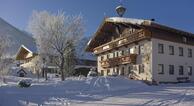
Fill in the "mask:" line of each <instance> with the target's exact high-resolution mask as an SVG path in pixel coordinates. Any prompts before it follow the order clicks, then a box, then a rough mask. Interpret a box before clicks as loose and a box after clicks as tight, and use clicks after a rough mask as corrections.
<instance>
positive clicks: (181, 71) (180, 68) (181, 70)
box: [179, 66, 184, 75]
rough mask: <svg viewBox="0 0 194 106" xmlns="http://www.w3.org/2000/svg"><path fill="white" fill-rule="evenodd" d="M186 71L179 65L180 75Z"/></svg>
mask: <svg viewBox="0 0 194 106" xmlns="http://www.w3.org/2000/svg"><path fill="white" fill-rule="evenodd" d="M183 74H184V71H183V66H179V75H183Z"/></svg>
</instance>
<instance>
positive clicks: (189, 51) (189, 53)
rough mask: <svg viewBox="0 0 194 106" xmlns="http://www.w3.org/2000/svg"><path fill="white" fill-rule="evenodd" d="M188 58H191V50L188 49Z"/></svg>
mask: <svg viewBox="0 0 194 106" xmlns="http://www.w3.org/2000/svg"><path fill="white" fill-rule="evenodd" d="M188 57H192V49H188Z"/></svg>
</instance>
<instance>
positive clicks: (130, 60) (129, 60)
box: [100, 54, 137, 68]
mask: <svg viewBox="0 0 194 106" xmlns="http://www.w3.org/2000/svg"><path fill="white" fill-rule="evenodd" d="M136 58H137V54H129V55H125V56H120V57H114V58H109V59H106V60H103V61H100V63H101V66H102V67H103V68H110V67H115V66H118V65H122V64H135V63H136Z"/></svg>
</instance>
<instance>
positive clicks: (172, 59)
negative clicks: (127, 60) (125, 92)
mask: <svg viewBox="0 0 194 106" xmlns="http://www.w3.org/2000/svg"><path fill="white" fill-rule="evenodd" d="M159 44H162V45H163V52H164V53H159V52H158V51H159V48H158V45H159ZM169 46H173V48H174V51H173V52H174V54H173V55H172V54H170V50H169ZM179 47H182V48H183V56H179ZM129 48H130V53H131V54H137V59H136V64H126V65H119V66H117V67H111V68H103V67H101V62H100V61H101V59H102V56H103V60H106V59H107V54H109V58H113V53H115V54H117V52H118V56H122V53H121V51H124V55H126V54H128V53H129ZM188 49H191V52H192V57H189V56H188ZM193 51H194V46H191V45H187V44H184V43H175V42H170V41H165V40H161V39H156V38H151V40H143V41H140V42H138V44H130V45H128V46H124V47H121V48H119V49H117V50H115V49H113V50H112V51H109V52H106V53H103V54H101V55H99V56H98V58H97V59H98V72H99V73H101V74H103V75H105V76H106V75H111V74H113V72H117V73H118V74H119V75H121V74H122V70H123V69H124V75H125V76H128V75H129V71H133V72H135V73H136V74H137V75H138V79H139V80H148V81H156V82H178V80H177V78H178V79H179V78H180V79H182V78H183V79H184V78H186V77H187V78H188V80H189V81H194V73H193V72H192V73H191V75H189V73H188V67H192V68H191V71H193V69H194V61H193V60H194V53H193ZM159 64H162V65H163V68H164V69H163V72H164V73H162V74H161V73H159V66H158V65H159ZM169 65H173V67H174V70H173V71H174V72H173V74H172V73H171V74H170V73H169V67H170V66H169ZM139 66H143V70H144V72H140V69H139ZM179 66H183V75H179ZM129 67H130V70H129ZM122 68H123V69H122ZM117 70H118V71H117ZM102 71H103V72H102Z"/></svg>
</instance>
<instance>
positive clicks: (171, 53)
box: [169, 46, 174, 55]
mask: <svg viewBox="0 0 194 106" xmlns="http://www.w3.org/2000/svg"><path fill="white" fill-rule="evenodd" d="M169 54H170V55H174V46H169Z"/></svg>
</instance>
